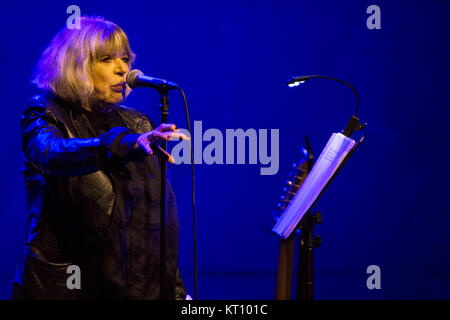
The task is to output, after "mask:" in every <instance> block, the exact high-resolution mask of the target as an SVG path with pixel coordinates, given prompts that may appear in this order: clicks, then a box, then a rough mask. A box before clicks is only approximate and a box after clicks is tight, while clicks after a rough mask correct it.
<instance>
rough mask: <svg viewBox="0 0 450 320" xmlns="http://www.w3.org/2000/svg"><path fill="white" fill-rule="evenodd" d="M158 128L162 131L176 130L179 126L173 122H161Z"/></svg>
mask: <svg viewBox="0 0 450 320" xmlns="http://www.w3.org/2000/svg"><path fill="white" fill-rule="evenodd" d="M156 130H157V131H161V132H167V131H175V130H177V126H176V125H175V124H173V123H161V124H160V125H159V126H158V128H156Z"/></svg>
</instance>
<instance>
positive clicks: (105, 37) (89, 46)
mask: <svg viewBox="0 0 450 320" xmlns="http://www.w3.org/2000/svg"><path fill="white" fill-rule="evenodd" d="M80 26H81V28H80V29H69V28H67V27H64V28H62V29H61V30H60V31H59V32H58V33H57V34H56V35H55V37H54V38H53V40H52V41H51V43H50V45H49V46H48V48H47V49H45V50H44V52H43V53H42V56H41V58H40V60H39V62H38V64H37V66H36V70H35V74H34V77H33V79H32V81H31V82H32V83H34V84H35V85H36V86H37V87H38V88H41V89H45V90H50V91H51V92H52V93H53V94H54V95H56V96H59V97H61V98H63V99H65V100H68V101H71V102H73V103H81V105H89V104H90V103H92V98H93V94H94V84H93V80H92V66H93V63H94V61H96V60H98V59H100V58H101V57H103V56H105V55H112V56H115V55H119V54H127V55H128V58H129V66H130V68H131V64H132V63H133V62H134V59H135V57H136V55H135V54H134V53H133V52H132V51H131V49H130V44H129V42H128V37H127V35H126V34H125V32H124V31H123V30H122V29H121V28H120V27H119V26H117V25H116V24H114V23H112V22H110V21H106V20H104V18H102V17H81V18H80Z"/></svg>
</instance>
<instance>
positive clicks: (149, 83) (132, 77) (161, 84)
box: [126, 69, 179, 90]
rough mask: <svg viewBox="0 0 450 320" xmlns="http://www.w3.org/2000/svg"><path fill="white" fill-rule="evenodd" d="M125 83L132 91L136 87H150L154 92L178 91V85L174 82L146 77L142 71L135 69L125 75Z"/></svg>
mask: <svg viewBox="0 0 450 320" xmlns="http://www.w3.org/2000/svg"><path fill="white" fill-rule="evenodd" d="M126 81H127V84H128V86H130V88H133V89H135V88H138V87H150V88H153V89H156V90H173V89H179V87H178V85H177V84H176V83H174V82H171V81H167V80H164V79H158V78H153V77H149V76H146V75H144V73H143V72H142V71H140V70H137V69H134V70H131V71H130V72H129V73H128V74H127V79H126Z"/></svg>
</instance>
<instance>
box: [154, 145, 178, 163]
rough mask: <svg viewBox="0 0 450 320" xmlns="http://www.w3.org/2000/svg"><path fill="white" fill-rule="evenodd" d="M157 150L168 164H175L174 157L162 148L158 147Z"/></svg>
mask: <svg viewBox="0 0 450 320" xmlns="http://www.w3.org/2000/svg"><path fill="white" fill-rule="evenodd" d="M156 148H157V152H158V153H159V154H161V155H162V156H163V157H165V158H166V160H167V162H169V163H171V164H173V163H175V159H174V158H173V157H172V155H171V154H170V153H168V152H167V151H165V150H164V149H163V148H161V147H160V146H156Z"/></svg>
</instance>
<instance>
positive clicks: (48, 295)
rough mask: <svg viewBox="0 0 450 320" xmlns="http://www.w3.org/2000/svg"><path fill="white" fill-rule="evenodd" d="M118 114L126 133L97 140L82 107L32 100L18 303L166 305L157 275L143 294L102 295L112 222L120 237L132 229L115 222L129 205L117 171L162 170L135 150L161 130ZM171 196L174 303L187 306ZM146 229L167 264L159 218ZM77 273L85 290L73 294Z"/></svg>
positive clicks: (134, 115) (26, 128)
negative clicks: (131, 167)
mask: <svg viewBox="0 0 450 320" xmlns="http://www.w3.org/2000/svg"><path fill="white" fill-rule="evenodd" d="M117 110H118V112H119V115H120V117H121V118H122V120H123V122H124V123H125V124H126V127H115V128H112V129H111V130H110V131H109V132H107V133H104V134H101V135H100V136H99V137H96V136H95V134H94V130H93V129H92V126H91V124H90V123H89V120H88V118H87V117H86V115H85V114H84V113H83V112H80V109H79V108H77V107H76V106H74V105H71V104H70V103H68V102H66V101H63V100H61V99H59V98H56V97H54V96H53V95H51V94H45V95H37V96H34V97H33V98H32V99H31V100H30V102H29V104H28V107H27V108H26V110H25V112H24V115H23V117H22V121H21V126H22V139H23V140H22V143H23V155H24V157H23V158H24V167H23V176H24V179H25V185H26V194H27V208H28V213H29V220H28V240H27V245H26V247H25V254H24V261H23V262H22V263H21V264H20V266H19V268H18V272H17V276H16V279H15V282H14V286H13V298H15V299H80V298H81V299H83V298H84V299H92V298H93V299H95V298H105V297H106V298H119V299H120V298H123V299H133V298H136V299H157V298H158V297H159V274H158V273H155V272H152V273H151V274H150V275H148V277H147V278H148V279H144V280H139V279H138V280H136V279H134V280H135V282H136V283H139V286H141V287H140V288H139V290H137V289H136V290H135V292H133V290H131V291H126V292H115V293H114V294H112V293H111V292H112V291H114V290H113V288H109V287H108V286H106V287H102V286H103V285H104V283H105V281H104V280H105V279H103V277H105V276H104V275H102V274H101V272H102V271H101V270H102V268H108V266H102V263H103V264H105V261H101V258H98V257H99V256H101V251H102V250H103V249H104V248H103V247H102V243H103V242H104V239H105V235H106V234H108V232H109V231H110V228H111V223H112V221H114V222H115V224H114V225H116V229H117V230H124V229H125V228H126V227H127V225H128V223H129V221H126V220H125V221H124V220H123V217H119V216H117V217H115V216H114V215H115V214H114V212H115V206H118V205H124V204H123V203H120V202H121V201H124V200H123V198H122V197H121V195H120V194H117V192H116V188H115V186H116V182H117V179H118V178H117V177H114V176H112V175H111V170H110V169H111V168H113V167H114V166H115V165H117V164H118V163H123V162H128V161H136V160H140V161H145V163H146V165H148V166H149V168H150V167H152V170H153V171H154V172H158V168H159V162H158V157H157V156H155V155H151V156H147V154H146V153H145V152H144V151H143V150H141V149H140V148H138V149H133V146H134V145H135V143H136V140H137V137H138V136H139V135H140V134H141V133H144V132H148V131H151V130H152V129H153V128H154V125H153V123H152V122H151V121H150V120H149V119H148V118H147V117H146V116H145V115H144V114H143V113H141V112H139V111H137V110H134V109H131V108H127V107H123V106H121V107H119V108H118V109H117ZM153 178H154V179H155V185H157V184H159V180H158V178H159V174H157V175H155V176H154V177H153ZM168 189H169V194H168V212H167V215H168V234H167V243H168V249H167V250H168V252H167V254H168V259H167V260H168V261H167V282H166V283H168V284H169V286H170V288H168V297H169V298H176V299H184V298H185V296H186V291H185V288H184V285H183V281H182V279H181V276H180V273H179V270H178V261H177V255H178V216H177V209H176V203H175V198H174V195H173V192H172V190H171V188H170V184H169V186H168ZM126 205H127V204H125V206H126ZM156 211H159V210H156ZM156 216H157V215H155V217H156ZM145 227H146V228H147V227H148V228H149V230H151V232H153V233H152V237H153V238H154V239H153V240H154V241H153V242H151V246H152V250H154V251H155V252H156V254H152V257H159V242H158V241H159V240H158V237H157V235H159V218H158V219H155V220H154V221H152V223H150V224H149V226H145ZM118 232H122V231H118ZM149 234H150V233H149ZM145 241H147V240H145ZM118 245H120V244H118ZM146 248H147V247H146ZM150 260H151V259H150ZM144 263H147V264H149V265H148V266H144V268H143V270H146V268H147V269H148V270H150V269H152V270H155V268H154V266H153V268H152V266H151V265H150V263H154V264H156V263H157V265H158V267H157V269H159V260H158V261H150V262H149V259H147V258H146V259H145V262H144ZM69 265H78V266H80V268H81V271H82V273H81V276H82V277H81V278H82V279H83V280H82V288H81V290H69V289H68V288H67V284H66V281H67V279H68V276H69V274H68V273H67V268H68V266H69ZM99 270H100V271H99ZM118 277H119V275H118ZM106 280H108V279H106ZM122 280H123V279H122ZM122 280H120V281H122ZM123 281H124V280H123ZM127 281H129V280H127ZM145 284H148V285H147V287H145ZM142 286H144V288H142ZM150 287H151V288H150ZM149 288H150V289H149ZM116 291H117V290H116ZM119 291H120V290H119ZM105 293H106V296H105ZM108 293H111V295H108Z"/></svg>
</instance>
